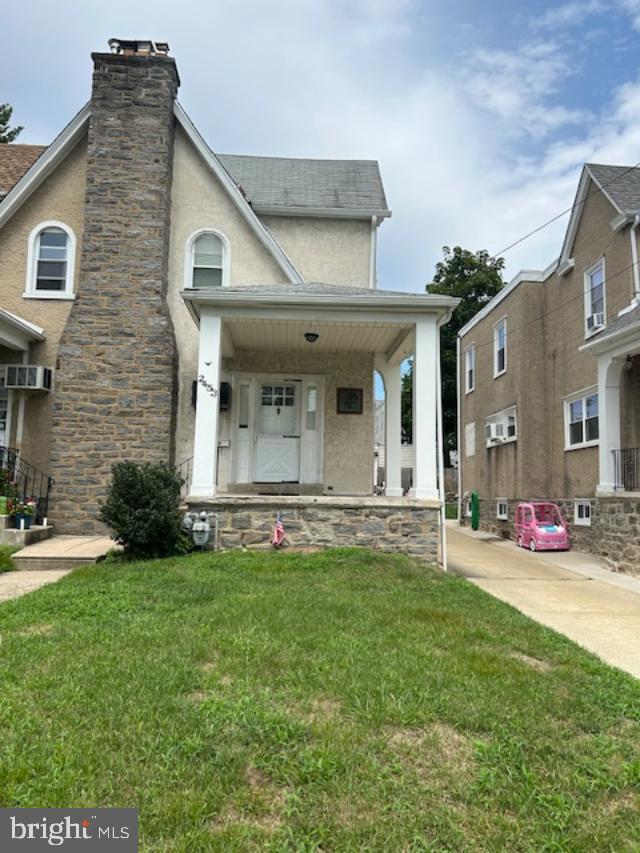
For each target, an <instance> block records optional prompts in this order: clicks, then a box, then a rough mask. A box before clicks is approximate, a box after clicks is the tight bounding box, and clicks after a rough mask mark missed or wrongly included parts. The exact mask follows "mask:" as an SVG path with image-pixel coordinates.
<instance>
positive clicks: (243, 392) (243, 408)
mask: <svg viewBox="0 0 640 853" xmlns="http://www.w3.org/2000/svg"><path fill="white" fill-rule="evenodd" d="M238 397H239V400H238V426H239V428H240V429H248V427H249V386H248V385H246V384H242V385H241V386H240V393H239V395H238Z"/></svg>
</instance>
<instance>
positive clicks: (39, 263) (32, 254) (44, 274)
mask: <svg viewBox="0 0 640 853" xmlns="http://www.w3.org/2000/svg"><path fill="white" fill-rule="evenodd" d="M75 243H76V241H75V236H74V234H73V231H72V230H71V229H70V228H69V227H68V226H66V225H65V224H64V223H62V222H42V223H41V224H40V225H38V226H36V228H34V229H33V231H32V232H31V234H30V235H29V245H28V255H27V283H26V289H25V292H24V296H28V297H31V298H40V299H69V298H71V297H72V296H73V275H74V266H75Z"/></svg>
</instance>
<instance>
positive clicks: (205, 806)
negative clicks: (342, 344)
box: [0, 549, 640, 853]
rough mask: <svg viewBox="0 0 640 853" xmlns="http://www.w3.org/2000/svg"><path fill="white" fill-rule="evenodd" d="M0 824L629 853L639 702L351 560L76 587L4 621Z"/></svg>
mask: <svg viewBox="0 0 640 853" xmlns="http://www.w3.org/2000/svg"><path fill="white" fill-rule="evenodd" d="M0 640H1V642H0V727H1V730H2V738H1V739H0V806H37V807H42V806H59V807H71V806H90V805H94V806H130V807H137V808H139V810H140V826H141V833H142V844H141V849H142V850H144V851H167V853H169V851H171V853H180V851H184V853H197V852H198V851H218V850H219V851H247V850H248V851H250V850H274V851H284V850H291V851H312V850H323V851H329V850H332V851H396V850H397V851H427V850H428V851H467V850H482V851H505V850H508V851H510V853H511V851H536V853H537V851H562V850H566V851H589V853H593V851H600V850H602V851H624V850H628V851H635V850H638V849H639V848H640V823H639V822H638V820H637V814H638V808H639V807H640V755H639V743H640V685H639V684H638V682H636V681H634V680H633V679H632V678H631V677H628V676H625V675H624V674H622V673H620V672H618V671H615V670H613V669H611V668H609V667H607V666H605V665H604V664H601V663H600V662H598V661H597V660H596V659H595V658H594V657H593V656H591V655H589V654H588V653H587V652H584V651H582V650H581V649H579V648H578V647H577V646H575V645H574V644H572V643H571V642H570V641H568V640H565V639H564V638H562V637H559V636H557V635H556V634H554V633H553V632H551V631H548V630H546V629H543V628H541V627H539V626H538V625H536V624H534V623H533V622H531V621H530V620H528V619H526V618H525V617H523V616H521V615H520V614H518V613H517V612H516V611H514V610H513V609H511V608H509V607H508V606H506V605H503V604H502V603H500V602H498V601H496V600H494V599H492V598H490V597H489V596H487V595H485V594H484V593H483V592H481V591H480V590H478V589H477V588H475V587H474V586H472V585H471V584H469V583H467V582H466V581H464V580H463V579H460V578H455V577H451V576H445V575H442V574H440V573H437V572H435V571H431V570H429V569H425V568H424V567H422V566H420V565H418V564H416V563H414V562H412V561H411V560H409V559H408V558H405V557H401V556H397V557H390V556H385V555H383V554H380V553H375V552H367V551H357V550H348V549H344V550H334V551H327V552H318V553H315V554H306V555H303V554H293V553H288V554H287V553H268V554H264V553H260V554H258V553H243V552H237V553H229V554H219V555H210V554H205V555H195V556H191V557H188V558H176V559H168V560H162V561H154V562H148V563H133V564H121V563H113V564H111V565H105V566H96V567H91V568H86V569H80V570H77V571H76V572H75V573H73V574H72V575H69V576H68V577H66V578H65V579H63V580H62V581H61V582H60V583H57V584H53V585H50V586H47V587H45V588H43V589H41V590H39V591H38V592H36V593H34V594H32V595H28V596H26V597H24V598H22V599H19V600H16V601H13V602H8V603H6V604H4V605H2V606H1V607H0Z"/></svg>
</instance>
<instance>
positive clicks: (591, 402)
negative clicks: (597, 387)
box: [564, 392, 600, 450]
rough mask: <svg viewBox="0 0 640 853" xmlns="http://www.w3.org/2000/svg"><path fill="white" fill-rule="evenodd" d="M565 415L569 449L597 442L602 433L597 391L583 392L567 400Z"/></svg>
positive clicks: (567, 446) (566, 442)
mask: <svg viewBox="0 0 640 853" xmlns="http://www.w3.org/2000/svg"><path fill="white" fill-rule="evenodd" d="M564 417H565V435H566V441H565V444H566V449H567V450H573V449H575V448H578V447H589V446H591V445H594V444H597V442H598V438H599V435H600V433H599V423H598V395H597V393H595V392H589V393H585V392H582V393H580V395H575V396H573V397H570V398H569V399H568V400H565V415H564Z"/></svg>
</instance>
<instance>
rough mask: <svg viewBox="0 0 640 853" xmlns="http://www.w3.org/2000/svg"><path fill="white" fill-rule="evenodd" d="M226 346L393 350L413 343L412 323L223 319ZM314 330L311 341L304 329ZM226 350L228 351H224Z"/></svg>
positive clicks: (387, 351) (245, 347) (328, 349)
mask: <svg viewBox="0 0 640 853" xmlns="http://www.w3.org/2000/svg"><path fill="white" fill-rule="evenodd" d="M224 328H225V331H226V334H225V336H224V338H223V340H225V341H226V345H225V349H227V350H228V349H230V348H233V347H237V348H239V349H289V350H291V349H293V350H308V351H309V352H310V353H311V352H318V351H321V352H344V353H348V352H371V353H391V352H393V351H395V350H396V349H397V348H398V346H399V345H400V343H401V342H404V341H405V340H406V343H407V344H410V343H411V341H412V339H413V328H414V327H413V325H412V324H406V325H400V324H398V323H389V322H379V323H349V322H336V321H334V322H322V321H313V320H308V321H306V320H265V319H257V318H256V319H254V318H251V319H249V318H247V319H242V320H239V319H238V320H236V319H229V320H225V321H224ZM307 332H315V333H316V334H317V335H318V340H317V341H315V343H309V342H308V341H307V340H306V339H305V337H304V336H305V333H307ZM225 354H228V352H227V353H225Z"/></svg>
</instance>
